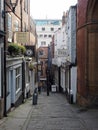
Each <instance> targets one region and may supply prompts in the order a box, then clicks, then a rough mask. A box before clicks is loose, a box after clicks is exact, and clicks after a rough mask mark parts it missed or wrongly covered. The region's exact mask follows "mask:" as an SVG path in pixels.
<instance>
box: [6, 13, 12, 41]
mask: <svg viewBox="0 0 98 130" xmlns="http://www.w3.org/2000/svg"><path fill="white" fill-rule="evenodd" d="M7 16H8V23H7V29H8V41H9V42H12V17H11V15H10V14H8V15H7Z"/></svg>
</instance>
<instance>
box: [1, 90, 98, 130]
mask: <svg viewBox="0 0 98 130" xmlns="http://www.w3.org/2000/svg"><path fill="white" fill-rule="evenodd" d="M0 130H98V109H84V108H81V107H79V106H77V105H74V104H69V103H68V101H67V100H66V96H65V95H63V94H60V93H50V95H49V96H47V94H46V92H42V93H41V94H39V95H38V103H37V105H32V97H31V98H29V99H27V101H26V102H25V103H24V104H22V105H20V106H19V107H18V108H16V109H15V110H14V111H12V112H10V113H9V114H8V117H6V118H3V119H2V120H1V121H0Z"/></svg>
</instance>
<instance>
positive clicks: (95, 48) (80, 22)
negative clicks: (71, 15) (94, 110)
mask: <svg viewBox="0 0 98 130" xmlns="http://www.w3.org/2000/svg"><path fill="white" fill-rule="evenodd" d="M97 53H98V1H97V0H78V4H77V67H78V81H77V86H78V88H77V91H78V92H77V99H78V103H80V104H82V105H86V106H89V105H90V106H92V105H98V54H97Z"/></svg>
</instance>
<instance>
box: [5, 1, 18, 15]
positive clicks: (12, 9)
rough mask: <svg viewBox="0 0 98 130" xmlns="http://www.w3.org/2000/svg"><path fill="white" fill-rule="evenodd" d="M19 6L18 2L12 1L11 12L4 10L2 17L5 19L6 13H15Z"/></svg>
mask: <svg viewBox="0 0 98 130" xmlns="http://www.w3.org/2000/svg"><path fill="white" fill-rule="evenodd" d="M5 4H6V2H5ZM17 4H18V0H10V6H11V10H10V11H6V10H3V11H2V17H5V14H6V13H9V12H13V13H14V12H15V8H16V6H17Z"/></svg>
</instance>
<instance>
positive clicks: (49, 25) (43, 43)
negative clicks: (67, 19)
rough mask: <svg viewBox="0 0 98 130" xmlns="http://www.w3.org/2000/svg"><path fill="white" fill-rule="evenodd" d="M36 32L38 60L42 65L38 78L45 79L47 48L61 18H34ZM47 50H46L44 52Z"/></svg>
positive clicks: (59, 24) (59, 25) (58, 26)
mask: <svg viewBox="0 0 98 130" xmlns="http://www.w3.org/2000/svg"><path fill="white" fill-rule="evenodd" d="M35 23H36V33H37V46H38V61H40V63H41V65H42V67H41V68H42V71H41V75H40V80H44V81H46V68H47V66H48V55H49V54H48V49H49V45H50V44H51V42H52V37H53V35H54V32H55V31H57V30H58V29H60V27H61V20H56V19H50V20H48V19H42V20H37V19H35ZM46 50H47V52H46Z"/></svg>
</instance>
